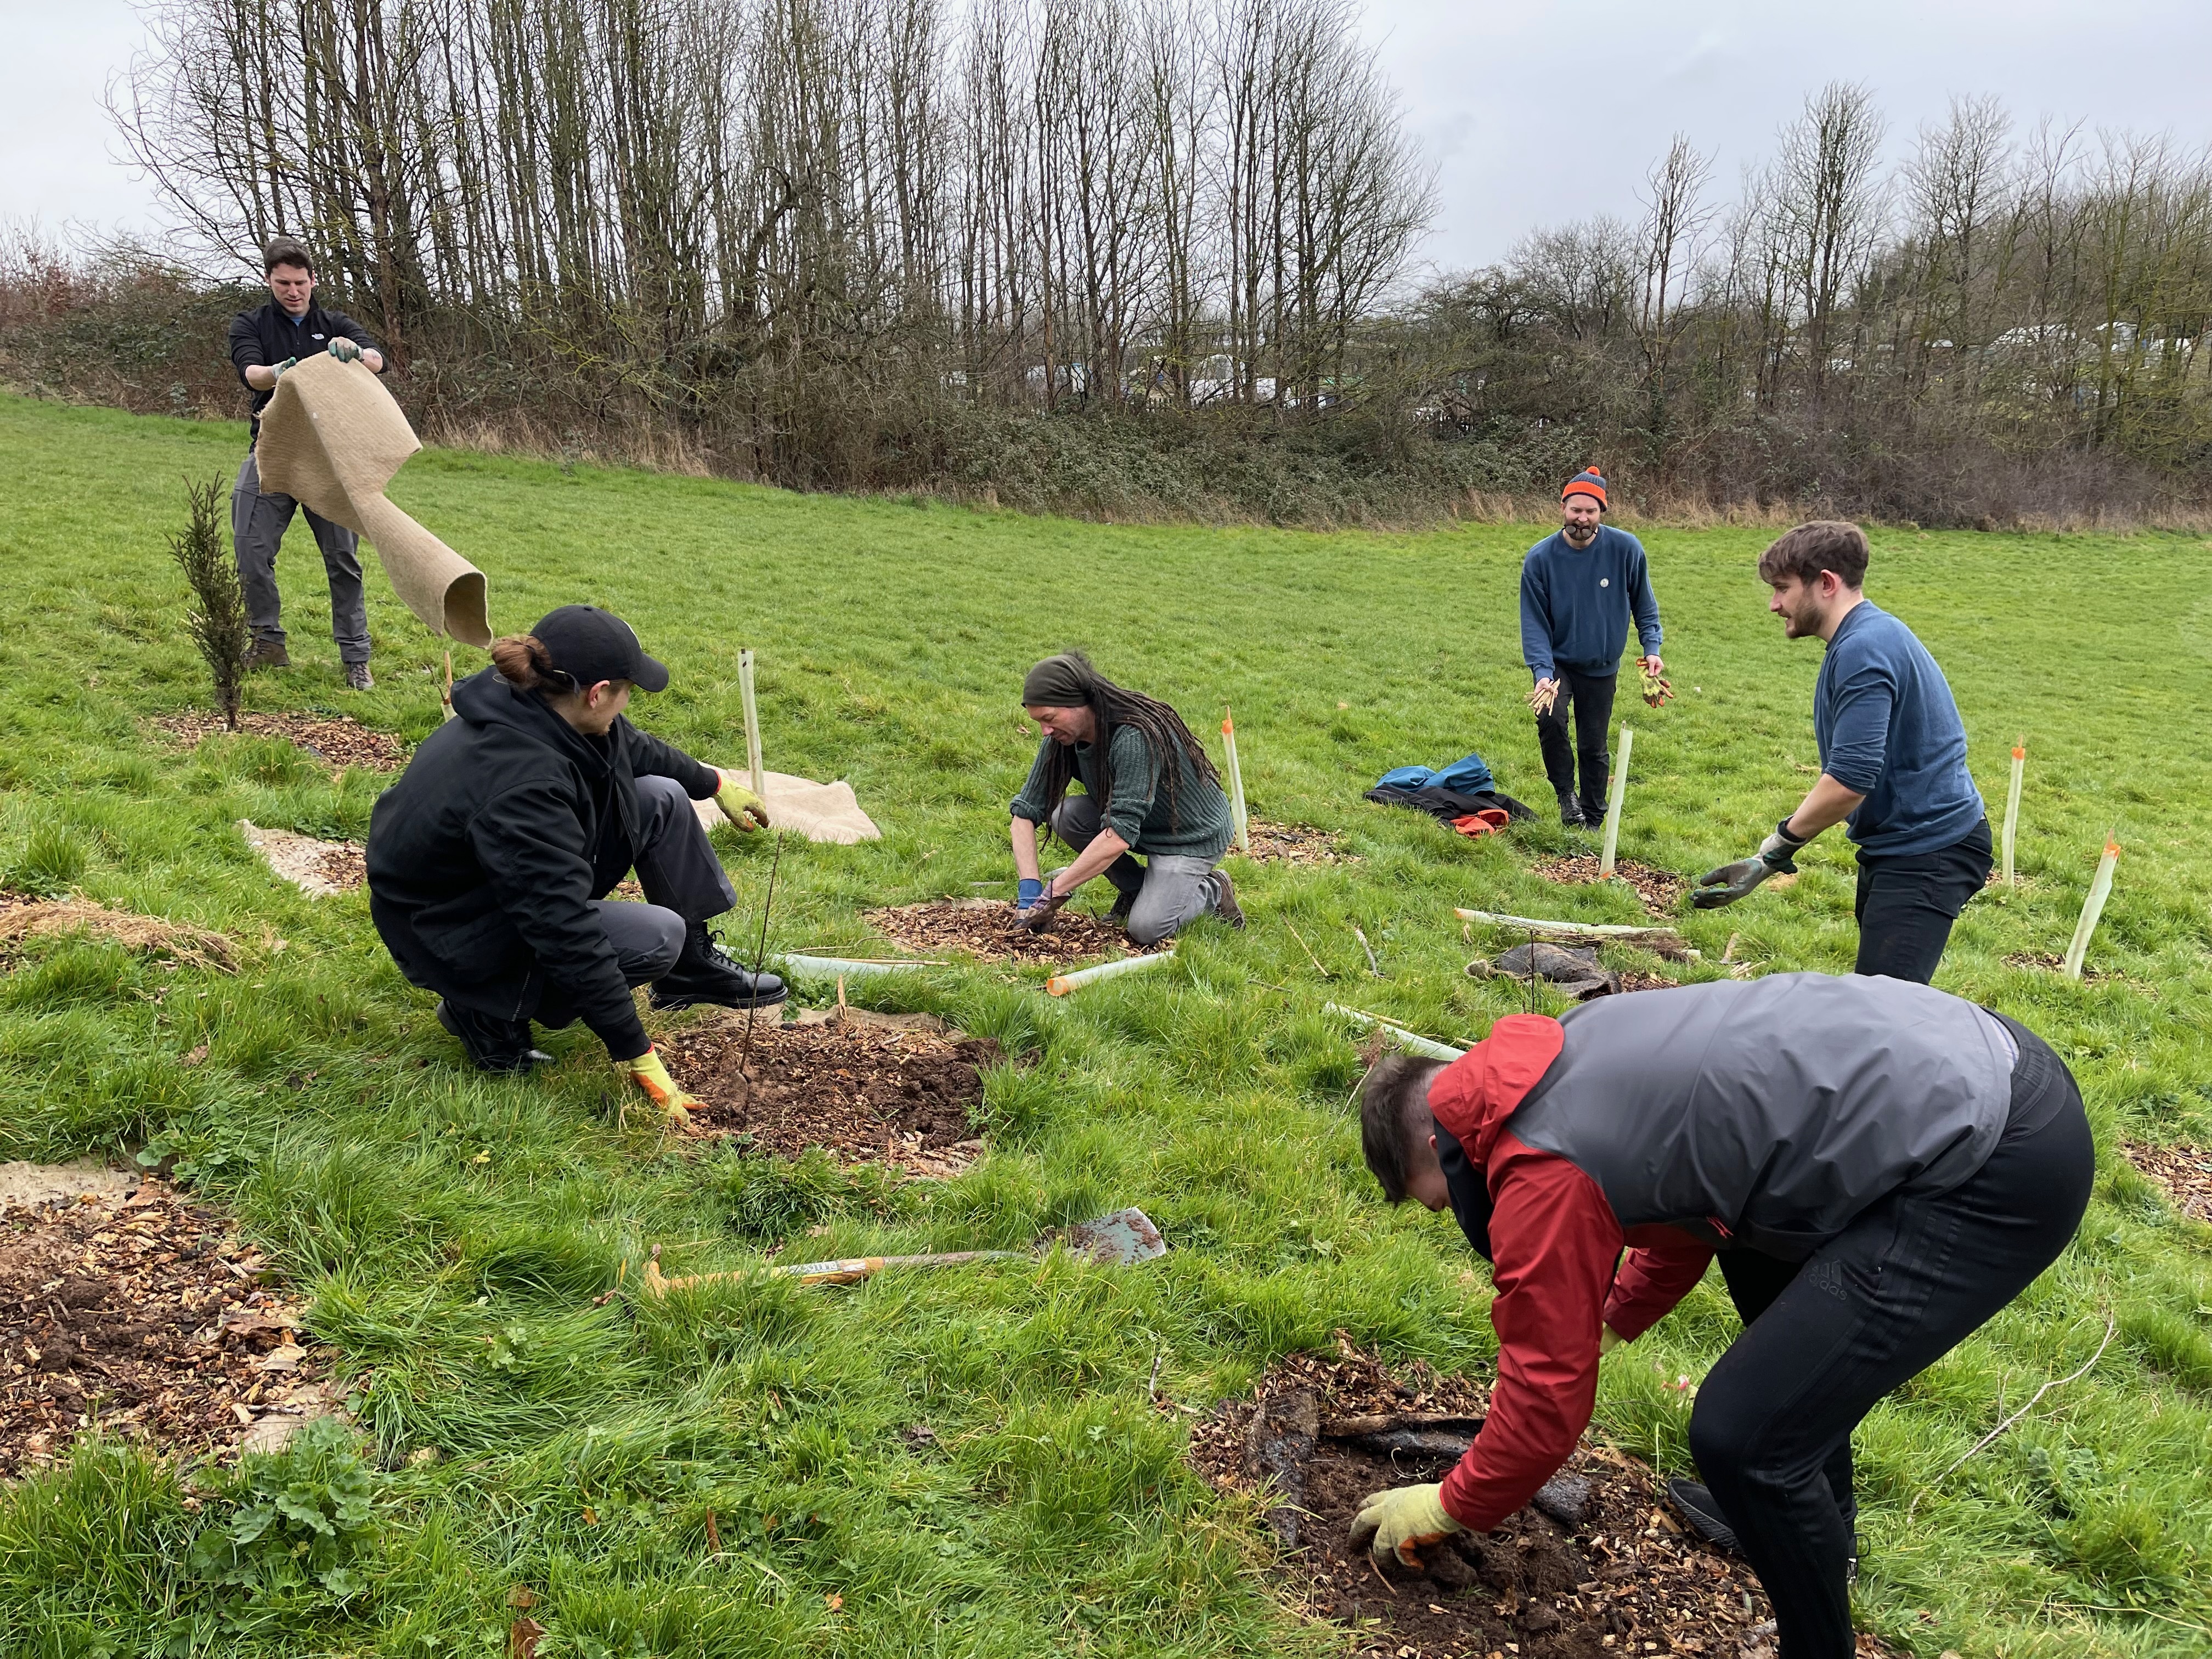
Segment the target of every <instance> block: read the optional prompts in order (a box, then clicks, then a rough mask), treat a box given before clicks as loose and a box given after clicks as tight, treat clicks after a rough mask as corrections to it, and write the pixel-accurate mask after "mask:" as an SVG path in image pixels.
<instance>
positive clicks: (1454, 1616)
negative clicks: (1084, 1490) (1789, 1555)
mask: <svg viewBox="0 0 2212 1659" xmlns="http://www.w3.org/2000/svg"><path fill="white" fill-rule="evenodd" d="M1487 1408H1488V1395H1487V1392H1486V1390H1485V1389H1483V1388H1482V1387H1481V1386H1480V1384H1477V1383H1474V1382H1471V1381H1469V1380H1468V1379H1467V1378H1465V1377H1459V1376H1442V1375H1439V1374H1438V1373H1437V1372H1435V1371H1433V1370H1430V1369H1429V1368H1428V1367H1426V1366H1425V1365H1422V1364H1416V1365H1414V1366H1413V1367H1412V1368H1411V1369H1410V1370H1407V1371H1406V1372H1404V1373H1402V1374H1398V1375H1394V1374H1393V1373H1392V1372H1390V1371H1389V1370H1386V1369H1385V1368H1384V1367H1383V1364H1381V1363H1380V1362H1379V1361H1378V1360H1377V1359H1376V1358H1375V1357H1374V1356H1372V1355H1371V1354H1369V1353H1365V1352H1361V1351H1360V1350H1358V1349H1357V1348H1355V1347H1354V1346H1352V1343H1351V1341H1350V1340H1349V1339H1348V1338H1346V1336H1345V1335H1344V1334H1342V1333H1339V1334H1338V1336H1337V1352H1336V1354H1335V1356H1334V1357H1333V1358H1329V1357H1323V1356H1322V1355H1318V1354H1293V1355H1291V1356H1290V1357H1289V1358H1285V1359H1284V1360H1282V1361H1280V1362H1279V1363H1278V1364H1276V1365H1275V1366H1274V1367H1273V1368H1272V1369H1271V1370H1269V1371H1268V1372H1267V1376H1265V1377H1264V1378H1262V1379H1261V1383H1260V1386H1259V1387H1258V1389H1255V1391H1254V1393H1253V1394H1252V1395H1250V1396H1249V1397H1247V1398H1244V1399H1240V1400H1233V1401H1225V1402H1224V1403H1223V1405H1222V1406H1221V1407H1220V1408H1219V1409H1218V1411H1216V1412H1215V1413H1214V1414H1213V1415H1212V1417H1210V1418H1208V1419H1205V1420H1203V1421H1202V1422H1200V1423H1199V1424H1198V1425H1195V1426H1194V1428H1193V1430H1192V1431H1191V1447H1190V1458H1191V1461H1192V1462H1193V1463H1194V1465H1195V1466H1196V1467H1197V1468H1198V1469H1199V1471H1200V1474H1203V1475H1204V1476H1205V1477H1206V1479H1207V1480H1209V1481H1211V1482H1212V1484H1213V1485H1214V1486H1217V1487H1220V1488H1223V1489H1226V1490H1233V1491H1238V1492H1255V1493H1262V1494H1267V1496H1269V1497H1271V1498H1273V1507H1272V1509H1271V1510H1270V1513H1269V1522H1270V1525H1271V1526H1272V1527H1273V1528H1274V1530H1275V1533H1276V1535H1277V1539H1278V1541H1279V1543H1280V1544H1281V1545H1282V1547H1283V1549H1284V1553H1283V1555H1282V1558H1281V1561H1280V1565H1279V1569H1278V1571H1279V1574H1280V1580H1281V1583H1282V1587H1283V1589H1284V1593H1285V1595H1286V1596H1287V1597H1288V1598H1289V1600H1290V1601H1291V1603H1292V1604H1293V1605H1294V1606H1296V1607H1297V1608H1298V1609H1299V1610H1300V1611H1301V1612H1303V1613H1305V1614H1306V1615H1307V1616H1308V1617H1310V1618H1313V1619H1317V1620H1331V1621H1333V1622H1334V1623H1336V1624H1339V1625H1341V1626H1345V1627H1346V1630H1347V1632H1349V1633H1350V1638H1351V1645H1350V1647H1349V1649H1348V1650H1349V1651H1351V1652H1353V1653H1358V1654H1360V1655H1363V1656H1374V1659H1385V1656H1388V1659H1447V1656H1449V1659H1459V1656H1462V1655H1474V1656H1476V1659H1486V1656H1492V1655H1498V1654H1514V1655H1517V1656H1520V1659H1627V1656H1636V1659H1643V1656H1645V1655H1649V1654H1654V1653H1670V1654H1682V1653H1690V1654H1700V1655H1705V1656H1711V1659H1758V1656H1767V1659H1771V1654H1772V1651H1773V1650H1772V1646H1771V1644H1772V1639H1773V1638H1772V1631H1773V1626H1772V1624H1771V1622H1769V1621H1771V1618H1772V1613H1771V1611H1770V1610H1769V1608H1768V1607H1767V1605H1766V1601H1765V1595H1763V1594H1762V1593H1761V1591H1760V1590H1759V1583H1758V1580H1757V1579H1756V1578H1755V1577H1753V1574H1752V1572H1751V1571H1750V1569H1749V1568H1748V1567H1747V1566H1746V1565H1744V1564H1743V1563H1742V1562H1741V1561H1740V1560H1737V1559H1734V1558H1732V1557H1729V1556H1725V1555H1722V1554H1720V1553H1718V1552H1717V1551H1715V1550H1713V1549H1711V1548H1710V1547H1707V1546H1705V1545H1704V1544H1703V1543H1701V1542H1699V1541H1697V1540H1696V1539H1695V1538H1694V1536H1692V1534H1688V1533H1687V1532H1686V1531H1685V1530H1684V1529H1683V1528H1682V1527H1681V1525H1680V1523H1679V1522H1676V1521H1675V1519H1674V1516H1672V1515H1671V1514H1670V1513H1668V1511H1666V1510H1664V1508H1663V1507H1662V1505H1663V1502H1664V1500H1663V1498H1662V1495H1661V1494H1662V1483H1660V1482H1659V1481H1657V1480H1656V1479H1655V1478H1654V1476H1653V1475H1652V1473H1651V1471H1650V1469H1649V1468H1646V1467H1645V1466H1644V1464H1642V1463H1639V1462H1636V1461H1635V1460H1634V1459H1632V1458H1630V1457H1627V1456H1625V1455H1622V1454H1621V1453H1620V1452H1619V1451H1616V1450H1614V1449H1612V1448H1611V1447H1607V1446H1602V1445H1594V1444H1591V1443H1589V1442H1587V1441H1586V1442H1585V1443H1584V1444H1583V1447H1582V1448H1581V1449H1579V1450H1578V1451H1577V1452H1576V1454H1575V1455H1574V1457H1573V1458H1572V1459H1571V1461H1570V1462H1568V1464H1567V1467H1566V1468H1565V1469H1564V1470H1563V1471H1561V1474H1560V1475H1559V1478H1557V1479H1556V1480H1553V1482H1552V1484H1551V1485H1550V1486H1547V1487H1546V1488H1545V1491H1544V1492H1543V1493H1541V1494H1540V1496H1539V1498H1538V1500H1537V1504H1539V1505H1541V1510H1540V1509H1539V1508H1538V1507H1535V1506H1532V1507H1531V1508H1529V1509H1526V1510H1522V1511H1521V1512H1520V1513H1519V1514H1517V1515H1514V1516H1510V1517H1508V1519H1507V1520H1506V1522H1505V1523H1504V1525H1503V1526H1501V1527H1499V1528H1498V1529H1497V1530H1496V1531H1494V1532H1492V1533H1489V1534H1484V1535H1480V1536H1473V1535H1464V1534H1463V1535H1462V1536H1460V1537H1458V1538H1455V1539H1453V1540H1450V1541H1448V1542H1447V1544H1446V1545H1445V1546H1443V1547H1440V1548H1438V1549H1436V1550H1434V1551H1431V1553H1430V1565H1429V1570H1428V1571H1427V1573H1426V1574H1417V1573H1413V1572H1408V1571H1402V1570H1401V1569H1399V1568H1397V1567H1395V1566H1393V1567H1392V1568H1391V1569H1389V1571H1388V1573H1387V1575H1386V1573H1385V1572H1384V1571H1383V1569H1380V1568H1378V1567H1376V1565H1374V1564H1373V1562H1372V1560H1371V1559H1370V1557H1369V1556H1368V1554H1367V1553H1366V1552H1365V1551H1364V1550H1362V1551H1358V1552H1356V1553H1347V1549H1346V1534H1347V1531H1348V1529H1349V1528H1350V1527H1351V1524H1352V1517H1353V1516H1355V1515H1357V1514H1358V1511H1359V1509H1360V1506H1361V1504H1362V1503H1363V1501H1364V1499H1365V1498H1366V1497H1367V1495H1368V1494H1369V1493H1370V1492H1379V1491H1381V1490H1383V1488H1385V1487H1389V1486H1405V1485H1407V1484H1409V1483H1411V1482H1414V1481H1420V1480H1437V1479H1439V1478H1441V1476H1442V1475H1443V1472H1444V1471H1445V1470H1446V1469H1448V1468H1449V1467H1450V1466H1451V1463H1452V1462H1453V1461H1454V1456H1453V1455H1452V1453H1451V1451H1450V1450H1449V1447H1450V1445H1451V1444H1453V1443H1457V1444H1461V1445H1463V1444H1464V1443H1466V1434H1465V1431H1464V1427H1463V1425H1467V1424H1468V1420H1469V1419H1474V1418H1479V1417H1480V1416H1481V1415H1483V1413H1485V1412H1486V1410H1487ZM1436 1424H1442V1425H1453V1426H1461V1427H1462V1432H1460V1433H1459V1434H1457V1435H1453V1434H1449V1433H1443V1434H1438V1433H1437V1432H1436V1431H1435V1430H1434V1429H1431V1428H1429V1427H1427V1426H1426V1425H1436ZM1376 1430H1382V1431H1383V1435H1382V1436H1378V1435H1376V1433H1375V1432H1374V1431H1376ZM1385 1437H1387V1438H1388V1439H1389V1440H1391V1441H1395V1442H1396V1443H1399V1444H1400V1445H1401V1447H1419V1446H1422V1445H1424V1444H1426V1443H1428V1442H1429V1441H1431V1439H1433V1440H1434V1441H1435V1442H1436V1443H1437V1444H1438V1445H1439V1446H1440V1447H1441V1448H1443V1449H1441V1450H1439V1451H1431V1452H1427V1453H1424V1452H1423V1451H1421V1450H1418V1449H1395V1450H1389V1451H1386V1450H1383V1449H1381V1448H1382V1446H1383V1444H1384V1443H1385ZM1555 1517H1556V1518H1555Z"/></svg>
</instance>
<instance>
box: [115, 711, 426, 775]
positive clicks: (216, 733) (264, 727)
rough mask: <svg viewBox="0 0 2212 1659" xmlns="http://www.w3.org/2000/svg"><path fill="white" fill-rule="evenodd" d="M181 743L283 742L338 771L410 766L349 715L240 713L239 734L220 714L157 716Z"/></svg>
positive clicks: (395, 744) (393, 745)
mask: <svg viewBox="0 0 2212 1659" xmlns="http://www.w3.org/2000/svg"><path fill="white" fill-rule="evenodd" d="M153 723H154V724H155V726H158V727H160V728H161V730H162V731H163V732H167V733H168V735H169V736H170V737H172V738H175V739H176V741H178V742H179V743H181V744H186V745H188V746H189V745H191V744H197V743H198V742H199V741H200V739H202V738H223V737H248V738H283V740H284V741H285V742H287V743H289V744H291V745H292V746H293V747H294V748H295V749H298V750H301V751H302V752H303V753H306V754H308V755H312V756H313V757H315V758H316V759H317V760H319V761H320V762H322V763H323V764H324V765H325V766H327V767H329V768H331V769H332V770H333V771H342V770H343V769H345V768H347V767H349V766H356V767H360V768H361V769H363V770H365V771H369V772H396V771H398V769H399V768H401V767H402V766H404V765H405V764H406V763H407V746H406V745H405V744H403V743H401V742H400V741H399V739H398V738H395V737H393V736H392V734H391V733H390V732H372V731H371V730H369V728H368V727H367V726H363V725H362V723H361V722H360V721H359V720H356V719H354V717H353V716H352V715H350V714H240V716H239V717H238V730H237V731H236V732H232V731H231V729H230V728H229V727H228V726H225V725H224V724H223V723H222V715H220V714H197V713H193V714H157V715H156V716H155V718H154V722H153Z"/></svg>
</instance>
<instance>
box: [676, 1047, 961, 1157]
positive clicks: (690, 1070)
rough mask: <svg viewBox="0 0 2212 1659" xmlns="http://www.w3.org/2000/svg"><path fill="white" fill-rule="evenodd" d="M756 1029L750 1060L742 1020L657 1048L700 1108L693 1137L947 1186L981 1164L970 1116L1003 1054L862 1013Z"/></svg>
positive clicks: (692, 1120) (692, 1116)
mask: <svg viewBox="0 0 2212 1659" xmlns="http://www.w3.org/2000/svg"><path fill="white" fill-rule="evenodd" d="M774 1012H775V1011H774V1010H771V1011H769V1016H767V1017H760V1018H756V1020H755V1023H754V1026H753V1032H752V1051H751V1054H750V1058H749V1059H748V1058H746V1057H745V1017H744V1015H743V1014H741V1013H732V1014H726V1015H723V1016H721V1017H720V1018H716V1019H715V1020H714V1022H713V1023H712V1024H697V1025H692V1026H690V1027H687V1028H686V1029H684V1030H682V1031H679V1032H678V1033H677V1034H676V1035H674V1036H670V1037H665V1038H663V1039H661V1041H660V1042H659V1043H658V1044H657V1045H656V1046H657V1047H658V1048H659V1050H660V1054H661V1058H662V1059H663V1060H665V1062H666V1063H667V1066H668V1069H669V1071H670V1073H671V1074H672V1075H673V1076H674V1078H675V1079H676V1082H677V1084H678V1086H680V1087H681V1088H683V1089H684V1090H686V1091H689V1092H690V1094H692V1095H694V1096H696V1097H697V1098H698V1099H699V1100H700V1101H701V1102H702V1103H703V1104H702V1108H701V1109H699V1110H696V1111H695V1112H693V1113H692V1114H691V1122H692V1128H693V1130H694V1132H695V1133H700V1134H704V1135H712V1136H742V1137H744V1139H748V1140H749V1141H750V1143H751V1144H752V1145H753V1146H755V1147H756V1148H757V1149H759V1150H761V1151H763V1152H775V1153H778V1154H780V1155H781V1156H783V1157H786V1158H793V1157H796V1156H797V1155H798V1154H799V1153H800V1152H805V1150H806V1149H807V1148H808V1147H810V1146H821V1147H825V1148H827V1149H828V1150H829V1152H832V1153H834V1154H835V1155H836V1157H837V1158H839V1159H840V1160H841V1161H842V1162H844V1163H848V1164H868V1163H877V1162H881V1163H884V1164H894V1165H897V1166H900V1167H902V1168H903V1169H904V1170H906V1171H907V1172H908V1174H911V1175H916V1176H929V1177H933V1178H939V1179H941V1178H943V1177H945V1176H952V1175H957V1174H958V1173H959V1172H960V1171H961V1170H964V1169H966V1168H967V1167H968V1166H969V1164H973V1163H975V1160H976V1159H977V1158H981V1156H982V1155H983V1141H982V1138H981V1135H979V1134H978V1133H977V1132H976V1126H975V1123H974V1122H973V1121H971V1120H970V1116H969V1114H970V1112H971V1110H973V1109H975V1108H977V1107H980V1106H981V1103H982V1099H983V1079H982V1068H983V1067H985V1066H992V1065H995V1064H996V1063H997V1062H998V1060H999V1059H1000V1051H999V1045H998V1044H997V1043H995V1042H988V1041H986V1040H983V1039H981V1038H975V1037H960V1036H955V1035H953V1034H951V1033H946V1032H943V1031H939V1030H927V1029H924V1028H923V1027H922V1026H921V1024H907V1025H891V1024H887V1023H886V1022H885V1020H884V1017H882V1016H875V1017H872V1018H871V1017H866V1016H863V1015H860V1013H859V1012H858V1011H854V1013H853V1014H852V1015H851V1016H850V1017H849V1018H848V1019H847V1020H845V1021H844V1022H843V1023H842V1024H841V1023H840V1022H839V1021H838V1020H837V1019H836V1018H835V1016H831V1017H829V1018H824V1019H823V1020H821V1021H820V1023H818V1024H817V1023H813V1022H811V1021H810V1022H809V1023H807V1024H794V1025H778V1024H774V1023H772V1018H773V1014H774Z"/></svg>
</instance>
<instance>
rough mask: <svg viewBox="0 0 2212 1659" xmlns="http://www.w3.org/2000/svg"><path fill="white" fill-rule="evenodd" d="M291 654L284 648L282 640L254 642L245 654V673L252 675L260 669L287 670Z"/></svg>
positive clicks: (290, 661) (290, 662)
mask: <svg viewBox="0 0 2212 1659" xmlns="http://www.w3.org/2000/svg"><path fill="white" fill-rule="evenodd" d="M291 665H292V653H290V652H289V651H287V650H286V649H285V648H284V641H282V640H256V641H254V642H253V646H252V649H251V650H249V651H248V652H247V653H246V663H245V668H246V672H247V673H249V674H251V673H252V672H253V671H255V670H256V669H261V668H289V667H290V666H291Z"/></svg>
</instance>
